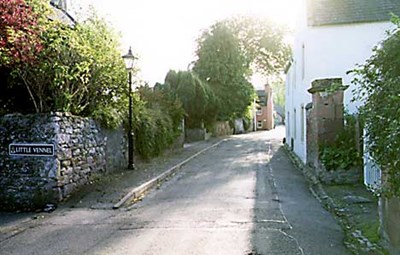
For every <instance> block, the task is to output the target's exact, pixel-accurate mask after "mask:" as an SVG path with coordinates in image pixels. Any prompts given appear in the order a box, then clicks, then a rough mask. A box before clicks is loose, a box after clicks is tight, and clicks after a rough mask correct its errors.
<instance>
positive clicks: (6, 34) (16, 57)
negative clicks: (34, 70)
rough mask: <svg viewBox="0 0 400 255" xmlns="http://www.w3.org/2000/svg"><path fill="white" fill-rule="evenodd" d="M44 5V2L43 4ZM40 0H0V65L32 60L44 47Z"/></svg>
mask: <svg viewBox="0 0 400 255" xmlns="http://www.w3.org/2000/svg"><path fill="white" fill-rule="evenodd" d="M46 4H47V3H46ZM46 4H45V3H44V2H43V1H34V0H27V1H24V0H0V14H1V15H0V65H1V66H12V65H16V64H20V63H31V62H34V61H35V59H36V55H37V54H39V53H40V52H41V51H42V50H43V45H42V40H41V38H40V34H41V32H43V31H44V27H43V22H44V19H43V16H41V15H39V13H40V12H42V13H44V14H45V13H49V9H47V8H46Z"/></svg>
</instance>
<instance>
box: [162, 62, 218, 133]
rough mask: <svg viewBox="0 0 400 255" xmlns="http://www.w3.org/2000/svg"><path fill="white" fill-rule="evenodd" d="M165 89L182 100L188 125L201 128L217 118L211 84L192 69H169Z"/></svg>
mask: <svg viewBox="0 0 400 255" xmlns="http://www.w3.org/2000/svg"><path fill="white" fill-rule="evenodd" d="M164 86H165V90H166V91H167V92H168V93H170V95H172V96H173V97H176V98H177V99H179V100H180V102H182V106H183V109H184V110H185V113H186V118H185V119H186V125H187V126H188V127H189V128H199V127H202V125H203V124H205V125H208V124H211V123H212V122H213V121H214V120H215V117H216V116H215V115H216V112H215V95H214V92H213V91H212V89H211V88H210V86H209V85H208V84H207V83H206V82H204V81H202V80H201V79H200V78H199V77H198V76H197V74H195V73H194V72H191V71H178V72H176V71H173V70H171V71H169V72H168V74H167V76H166V77H165V84H164Z"/></svg>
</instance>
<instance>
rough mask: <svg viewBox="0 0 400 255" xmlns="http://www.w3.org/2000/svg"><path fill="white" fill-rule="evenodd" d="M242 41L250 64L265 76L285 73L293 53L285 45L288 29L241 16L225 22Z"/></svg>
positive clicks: (241, 47)
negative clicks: (283, 71) (284, 70)
mask: <svg viewBox="0 0 400 255" xmlns="http://www.w3.org/2000/svg"><path fill="white" fill-rule="evenodd" d="M224 23H225V24H226V25H227V26H228V27H229V28H230V29H231V30H232V32H233V33H234V35H235V36H236V37H237V38H238V40H239V44H240V49H241V51H242V53H243V55H244V56H245V59H246V64H247V65H248V66H249V67H251V68H252V71H253V72H258V73H261V74H263V75H265V76H271V75H276V74H278V73H279V72H281V71H282V70H283V69H284V68H285V65H286V64H287V61H288V60H289V57H290V54H291V49H290V47H289V45H288V44H287V43H285V34H286V32H287V31H286V30H287V29H286V28H285V27H283V26H281V25H278V24H277V23H274V22H273V21H271V20H269V19H261V18H255V17H246V16H238V17H234V18H230V19H227V20H225V21H224Z"/></svg>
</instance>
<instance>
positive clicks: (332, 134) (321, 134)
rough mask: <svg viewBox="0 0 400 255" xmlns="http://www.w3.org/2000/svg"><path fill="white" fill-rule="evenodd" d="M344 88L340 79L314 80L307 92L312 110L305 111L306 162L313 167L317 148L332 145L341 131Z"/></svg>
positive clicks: (316, 158) (316, 159)
mask: <svg viewBox="0 0 400 255" xmlns="http://www.w3.org/2000/svg"><path fill="white" fill-rule="evenodd" d="M346 88H347V86H343V85H342V79H341V78H335V79H319V80H315V81H313V82H312V84H311V89H309V90H308V92H309V93H311V94H312V108H309V109H308V110H307V111H308V112H309V113H308V114H307V154H308V153H310V156H307V161H308V162H309V163H311V164H313V165H315V164H316V163H317V162H318V155H319V147H320V146H321V145H322V144H326V143H328V144H329V143H333V142H334V141H335V138H336V135H337V134H338V133H339V132H340V131H341V130H342V129H343V126H344V120H343V119H344V116H343V115H344V106H343V91H344V90H345V89H346ZM309 139H311V140H309ZM308 146H310V148H308Z"/></svg>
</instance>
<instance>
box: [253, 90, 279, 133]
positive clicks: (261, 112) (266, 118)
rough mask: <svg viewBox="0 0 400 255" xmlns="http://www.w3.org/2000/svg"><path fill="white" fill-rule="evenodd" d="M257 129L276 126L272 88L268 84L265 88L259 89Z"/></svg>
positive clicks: (268, 128) (267, 128)
mask: <svg viewBox="0 0 400 255" xmlns="http://www.w3.org/2000/svg"><path fill="white" fill-rule="evenodd" d="M257 96H258V100H257V101H256V103H257V106H256V107H257V109H256V121H255V124H256V130H271V129H273V128H274V104H273V100H272V89H271V87H270V86H269V85H268V84H266V85H265V87H264V90H257Z"/></svg>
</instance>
